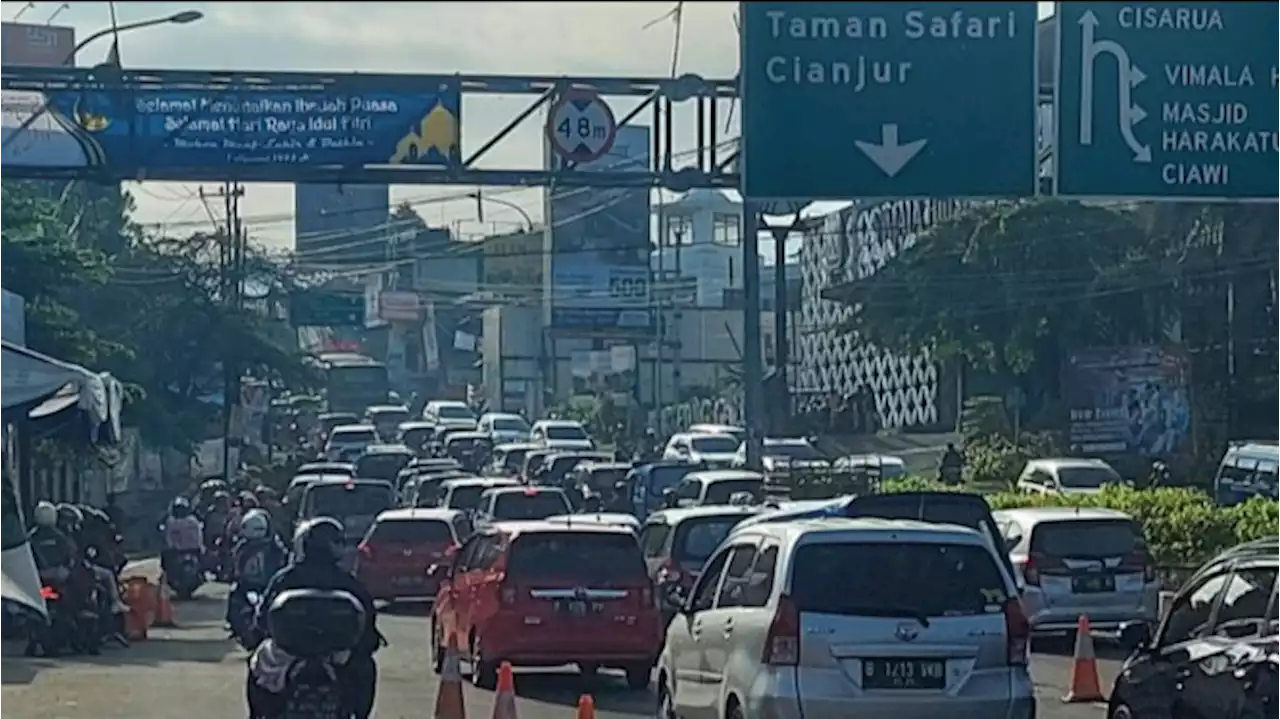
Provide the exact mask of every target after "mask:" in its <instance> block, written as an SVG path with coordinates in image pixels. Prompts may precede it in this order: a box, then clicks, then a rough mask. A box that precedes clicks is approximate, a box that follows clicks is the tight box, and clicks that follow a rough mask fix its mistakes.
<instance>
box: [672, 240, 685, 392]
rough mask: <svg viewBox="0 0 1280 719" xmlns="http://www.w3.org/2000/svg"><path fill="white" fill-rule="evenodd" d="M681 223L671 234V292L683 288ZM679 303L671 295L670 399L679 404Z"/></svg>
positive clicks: (681, 318) (681, 336) (681, 324)
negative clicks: (673, 274)
mask: <svg viewBox="0 0 1280 719" xmlns="http://www.w3.org/2000/svg"><path fill="white" fill-rule="evenodd" d="M681 222H682V224H681V225H679V226H678V227H676V231H675V232H674V233H673V234H674V237H673V238H672V239H673V240H674V242H675V243H676V258H675V259H676V277H675V282H674V283H673V284H672V289H673V290H678V289H679V288H682V287H683V286H684V266H683V265H682V263H681V260H680V257H681V254H682V248H683V247H684V235H685V227H684V224H683V220H681ZM680 303H681V300H680V297H679V296H676V295H673V296H672V301H671V324H672V325H674V326H675V329H676V339H675V344H674V345H673V346H672V347H671V377H672V380H671V385H672V387H673V388H674V389H675V396H674V397H673V398H672V401H673V402H677V403H678V402H680V387H681V386H682V385H683V384H684V383H683V381H682V380H683V377H682V376H681V374H682V373H681V371H680V370H681V365H682V363H683V360H684V352H683V350H684V347H683V345H684V342H683V340H684V330H683V328H684V310H683V309H681V304H680Z"/></svg>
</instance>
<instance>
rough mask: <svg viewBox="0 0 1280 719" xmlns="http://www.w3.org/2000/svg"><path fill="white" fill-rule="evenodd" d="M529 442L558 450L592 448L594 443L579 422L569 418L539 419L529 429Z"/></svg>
mask: <svg viewBox="0 0 1280 719" xmlns="http://www.w3.org/2000/svg"><path fill="white" fill-rule="evenodd" d="M529 442H530V443H532V444H536V445H538V446H539V447H546V448H547V449H559V450H575V449H579V450H592V449H595V448H596V443H595V442H594V441H592V439H591V435H590V434H588V433H587V430H586V428H585V427H583V426H582V423H581V422H574V421H573V420H571V419H540V420H538V421H537V422H534V423H533V429H530V430H529Z"/></svg>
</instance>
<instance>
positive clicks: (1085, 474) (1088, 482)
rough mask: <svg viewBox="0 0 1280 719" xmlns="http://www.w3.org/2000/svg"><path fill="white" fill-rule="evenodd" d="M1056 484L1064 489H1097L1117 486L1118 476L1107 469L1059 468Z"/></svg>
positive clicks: (1113, 471)
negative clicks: (1105, 486) (1104, 486)
mask: <svg viewBox="0 0 1280 719" xmlns="http://www.w3.org/2000/svg"><path fill="white" fill-rule="evenodd" d="M1058 482H1059V483H1060V484H1061V485H1062V486H1063V488H1065V489H1098V488H1100V487H1101V486H1102V485H1104V484H1119V483H1120V476H1119V475H1117V474H1116V473H1115V470H1112V469H1110V468H1107V467H1059V468H1058Z"/></svg>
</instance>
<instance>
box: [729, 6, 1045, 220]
mask: <svg viewBox="0 0 1280 719" xmlns="http://www.w3.org/2000/svg"><path fill="white" fill-rule="evenodd" d="M740 8H741V10H740V13H741V17H742V33H741V35H742V67H741V73H742V75H741V77H742V138H743V139H742V155H741V158H742V172H743V192H744V194H745V195H746V196H747V197H750V198H752V199H758V200H765V199H776V198H787V199H790V198H799V199H852V198H859V197H1013V196H1023V195H1033V194H1035V191H1036V3H1034V2H920V1H915V2H755V1H753V2H743V3H741V4H740Z"/></svg>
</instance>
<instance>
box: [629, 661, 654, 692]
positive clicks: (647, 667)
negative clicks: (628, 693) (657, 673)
mask: <svg viewBox="0 0 1280 719" xmlns="http://www.w3.org/2000/svg"><path fill="white" fill-rule="evenodd" d="M625 671H626V673H627V687H628V688H630V689H634V690H637V691H638V690H640V689H648V688H649V676H650V675H651V674H653V665H651V664H649V663H648V662H645V663H643V664H633V665H631V666H629V667H626V668H625Z"/></svg>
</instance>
